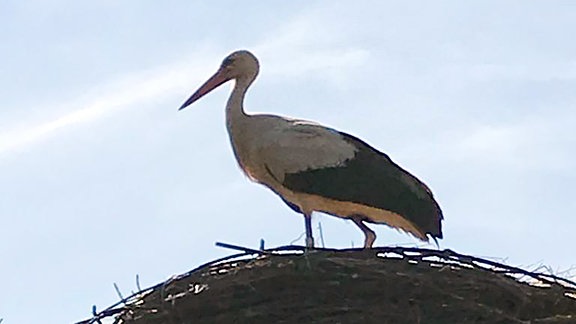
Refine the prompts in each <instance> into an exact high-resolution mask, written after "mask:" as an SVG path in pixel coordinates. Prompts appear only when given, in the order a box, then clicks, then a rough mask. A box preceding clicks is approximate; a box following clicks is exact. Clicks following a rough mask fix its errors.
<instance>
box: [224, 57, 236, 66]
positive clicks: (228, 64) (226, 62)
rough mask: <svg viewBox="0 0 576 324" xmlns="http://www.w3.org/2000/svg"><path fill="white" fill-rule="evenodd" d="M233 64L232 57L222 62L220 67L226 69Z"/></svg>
mask: <svg viewBox="0 0 576 324" xmlns="http://www.w3.org/2000/svg"><path fill="white" fill-rule="evenodd" d="M233 62H234V59H233V58H232V57H227V58H225V59H224V61H222V67H227V66H230V65H232V63H233Z"/></svg>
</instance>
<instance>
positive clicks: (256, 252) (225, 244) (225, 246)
mask: <svg viewBox="0 0 576 324" xmlns="http://www.w3.org/2000/svg"><path fill="white" fill-rule="evenodd" d="M216 246H218V247H222V248H225V249H231V250H236V251H243V252H245V253H250V254H267V252H265V251H260V250H254V249H251V248H247V247H243V246H238V245H233V244H228V243H222V242H216Z"/></svg>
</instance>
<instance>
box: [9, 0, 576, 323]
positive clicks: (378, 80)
mask: <svg viewBox="0 0 576 324" xmlns="http://www.w3.org/2000/svg"><path fill="white" fill-rule="evenodd" d="M0 21H1V23H0V26H1V27H2V28H0V39H2V41H1V42H0V62H1V63H0V97H1V98H2V101H1V102H0V290H1V291H2V293H1V294H0V318H3V319H4V322H3V323H7V324H12V323H71V322H75V321H80V320H83V319H85V318H88V317H90V314H91V307H92V305H96V306H97V307H98V309H104V308H106V307H107V306H109V305H110V304H113V303H115V302H116V301H117V300H118V297H117V295H116V292H115V291H114V288H113V283H116V284H118V286H119V288H120V290H121V291H122V292H123V293H124V295H128V294H129V293H130V292H131V291H133V290H135V289H136V284H135V277H136V275H138V276H139V278H140V284H141V285H142V286H150V285H153V284H156V283H158V282H161V281H163V280H165V279H167V278H168V277H170V276H172V275H174V274H178V273H182V272H185V271H188V270H190V269H192V268H194V267H196V266H198V265H200V264H202V263H205V262H208V261H210V260H213V259H215V258H218V257H222V256H226V255H229V254H231V253H233V252H232V251H230V250H224V249H221V248H218V247H215V246H214V243H215V242H226V243H231V244H237V245H242V246H247V247H253V248H257V247H258V245H259V241H260V239H264V240H265V242H266V246H267V247H273V246H280V245H287V244H291V243H293V244H304V241H303V236H302V234H303V232H304V221H303V217H302V216H300V215H297V214H295V213H294V212H293V211H292V210H290V209H289V208H288V207H287V206H285V205H284V203H282V201H281V200H280V199H279V198H278V197H276V196H275V195H274V194H273V193H271V192H269V191H268V189H266V188H264V187H262V186H259V185H257V184H253V183H250V182H249V180H248V179H247V178H246V177H245V176H244V175H243V174H242V173H241V172H240V171H239V169H238V167H237V164H236V162H235V161H234V157H233V154H232V151H231V148H230V145H229V140H228V135H227V133H226V129H225V122H224V105H225V103H226V98H227V96H228V94H229V90H230V87H231V86H230V85H227V86H223V87H221V88H219V89H218V90H217V91H214V92H213V93H210V94H209V95H208V96H206V97H205V98H203V99H202V100H200V101H198V102H197V103H195V104H194V105H193V106H191V107H189V108H187V109H186V110H183V111H180V112H178V111H177V109H178V107H179V106H180V105H181V104H182V102H183V101H184V100H186V99H187V98H188V96H189V95H190V94H191V93H192V92H193V91H194V90H195V89H196V88H197V87H198V86H199V85H200V84H201V83H202V82H203V81H205V80H206V79H207V78H208V77H209V76H210V75H211V74H212V73H213V72H215V70H216V69H217V68H218V66H219V64H220V63H221V61H222V59H223V58H224V57H225V56H226V55H227V54H229V53H230V52H232V51H234V50H237V49H248V50H250V51H252V52H253V53H254V54H255V55H256V56H257V57H258V58H259V60H260V65H261V69H260V76H259V78H258V79H257V80H256V82H255V84H254V85H253V87H252V88H251V89H250V91H249V93H248V95H247V98H246V103H245V107H246V109H247V110H248V111H249V112H251V113H257V112H267V113H275V114H280V115H284V116H292V117H298V118H303V119H309V120H314V121H317V122H320V123H322V124H324V125H327V126H330V127H334V128H336V129H338V130H341V131H344V132H348V133H351V134H354V135H355V136H358V137H360V138H362V139H364V140H365V141H366V142H368V143H369V144H371V145H372V146H374V147H377V148H378V149H380V150H382V151H383V152H386V153H387V154H389V155H390V156H391V158H392V159H393V160H394V161H395V162H397V163H399V164H400V165H402V166H403V167H404V168H406V169H407V170H409V171H410V172H412V173H414V174H415V175H417V176H418V177H419V178H420V179H421V180H423V181H424V182H426V183H427V184H428V185H429V187H430V188H431V189H432V190H433V192H434V194H435V197H436V198H437V200H438V201H439V203H440V205H441V206H442V208H443V211H444V215H445V221H444V223H443V230H444V239H443V240H442V241H440V247H441V248H450V249H452V250H455V251H457V252H459V253H464V254H471V255H475V256H479V257H486V258H490V259H491V260H497V261H503V262H506V263H507V264H510V265H514V266H521V267H524V268H527V269H535V268H537V267H539V266H546V267H548V268H549V269H550V270H552V271H554V272H555V273H560V274H562V273H565V274H567V275H568V274H570V273H572V274H573V272H574V271H572V272H570V270H571V269H572V270H573V269H574V267H576V257H575V255H574V253H573V247H574V244H575V243H574V230H573V228H574V227H576V217H575V210H576V199H574V193H575V191H574V186H573V183H574V182H575V181H576V150H575V149H574V147H576V128H575V127H574V125H576V91H574V89H575V87H576V42H574V35H573V31H574V30H576V3H574V2H572V1H553V2H550V1H506V2H502V1H496V0H492V1H466V2H462V1H456V0H454V1H434V2H429V1H423V0H422V1H410V2H406V1H356V2H347V3H344V2H342V3H334V2H333V1H302V0H297V1H268V2H266V3H263V2H261V1H250V0H249V1H232V0H229V1H218V2H207V1H183V0H168V1H163V2H159V1H135V0H132V1H107V0H103V1H98V2H86V1H84V2H79V1H70V0H48V1H27V0H21V1H12V0H8V1H2V2H0ZM319 223H321V224H322V225H321V226H322V230H323V237H324V242H325V245H326V246H327V247H333V248H338V247H341V248H346V247H351V246H355V247H359V246H361V245H362V244H363V235H362V232H361V231H360V230H358V229H357V228H356V226H355V225H353V224H352V222H349V221H345V220H342V219H338V218H334V217H331V216H327V215H323V214H316V215H315V216H314V223H313V226H314V232H315V235H316V237H317V238H318V237H319V233H318V224H319ZM371 228H373V229H375V230H376V232H377V235H378V239H377V241H376V245H377V246H383V245H403V246H422V247H433V246H430V245H425V244H422V243H420V242H418V241H417V240H415V239H413V238H412V237H410V236H408V235H406V234H402V233H398V232H397V231H395V230H393V229H390V228H388V227H386V226H384V225H372V226H371ZM317 243H319V240H318V239H317ZM31 309H32V310H33V311H31Z"/></svg>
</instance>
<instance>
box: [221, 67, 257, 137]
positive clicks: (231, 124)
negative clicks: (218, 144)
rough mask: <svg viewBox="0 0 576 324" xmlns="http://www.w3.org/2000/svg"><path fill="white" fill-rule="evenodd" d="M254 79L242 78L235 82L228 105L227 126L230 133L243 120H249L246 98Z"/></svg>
mask: <svg viewBox="0 0 576 324" xmlns="http://www.w3.org/2000/svg"><path fill="white" fill-rule="evenodd" d="M252 81H254V79H253V78H252V79H250V78H243V77H240V78H238V79H236V80H235V83H234V89H233V90H232V94H230V98H228V103H227V104H226V126H227V127H228V131H231V130H232V129H233V128H236V126H237V125H238V124H241V123H242V121H243V120H245V119H247V118H248V115H247V114H246V112H245V111H244V96H245V95H246V91H247V90H248V87H250V84H252Z"/></svg>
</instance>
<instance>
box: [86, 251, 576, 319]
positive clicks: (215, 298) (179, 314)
mask: <svg viewBox="0 0 576 324" xmlns="http://www.w3.org/2000/svg"><path fill="white" fill-rule="evenodd" d="M246 250H248V251H247V252H246V253H242V254H236V255H233V256H231V257H228V258H225V259H220V260H216V261H214V262H212V263H209V264H206V265H204V266H201V267H199V268H197V269H195V270H193V271H190V272H189V273H186V274H183V275H180V276H177V277H174V278H171V279H170V280H168V281H166V282H164V283H161V284H158V285H156V286H154V287H151V288H148V289H145V290H143V291H141V292H139V293H137V294H134V295H132V296H130V297H128V298H126V299H123V300H122V302H121V303H118V304H117V305H113V306H112V307H110V308H109V309H107V310H105V311H103V312H100V313H97V312H96V311H94V317H93V318H92V319H90V320H87V321H83V322H80V323H87V324H88V323H98V322H99V321H100V320H101V319H102V318H105V317H113V318H114V323H126V324H127V323H130V324H157V323H158V324H159V323H237V322H240V323H296V322H300V323H302V322H305V323H576V283H574V282H572V281H570V280H567V279H563V278H560V277H556V276H553V275H549V274H543V273H536V272H530V271H526V270H523V269H519V268H515V267H510V266H506V265H503V264H499V263H496V262H494V261H490V260H485V259H480V258H476V257H472V256H466V255H462V254H458V253H455V252H453V251H451V250H444V251H437V250H429V249H418V248H401V247H389V248H378V249H373V250H358V249H347V250H330V249H320V250H313V251H308V252H306V251H305V249H304V248H302V247H295V246H288V247H281V248H277V249H274V250H266V251H254V250H250V249H246Z"/></svg>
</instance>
